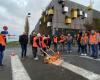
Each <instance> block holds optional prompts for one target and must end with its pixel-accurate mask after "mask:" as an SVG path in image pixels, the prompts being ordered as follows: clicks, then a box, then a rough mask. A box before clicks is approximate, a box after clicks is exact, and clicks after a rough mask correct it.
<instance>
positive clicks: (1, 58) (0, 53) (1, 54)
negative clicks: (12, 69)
mask: <svg viewBox="0 0 100 80" xmlns="http://www.w3.org/2000/svg"><path fill="white" fill-rule="evenodd" d="M2 60H3V51H0V65H2Z"/></svg>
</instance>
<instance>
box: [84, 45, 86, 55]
mask: <svg viewBox="0 0 100 80" xmlns="http://www.w3.org/2000/svg"><path fill="white" fill-rule="evenodd" d="M84 52H85V53H86V54H87V44H85V45H84Z"/></svg>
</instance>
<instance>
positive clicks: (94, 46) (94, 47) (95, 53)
mask: <svg viewBox="0 0 100 80" xmlns="http://www.w3.org/2000/svg"><path fill="white" fill-rule="evenodd" d="M91 49H92V55H91V56H92V57H94V58H97V57H98V45H97V44H92V45H91Z"/></svg>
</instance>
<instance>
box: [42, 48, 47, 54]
mask: <svg viewBox="0 0 100 80" xmlns="http://www.w3.org/2000/svg"><path fill="white" fill-rule="evenodd" d="M42 49H43V50H44V51H45V52H46V48H42ZM43 56H46V54H45V53H43Z"/></svg>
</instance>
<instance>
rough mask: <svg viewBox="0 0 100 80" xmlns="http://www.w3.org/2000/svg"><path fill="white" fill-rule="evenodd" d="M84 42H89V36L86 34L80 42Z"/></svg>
mask: <svg viewBox="0 0 100 80" xmlns="http://www.w3.org/2000/svg"><path fill="white" fill-rule="evenodd" d="M82 42H83V43H84V44H87V42H88V36H84V37H81V41H80V43H82Z"/></svg>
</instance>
